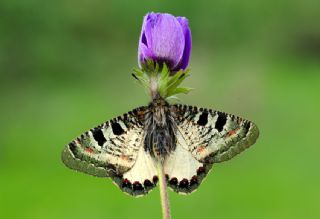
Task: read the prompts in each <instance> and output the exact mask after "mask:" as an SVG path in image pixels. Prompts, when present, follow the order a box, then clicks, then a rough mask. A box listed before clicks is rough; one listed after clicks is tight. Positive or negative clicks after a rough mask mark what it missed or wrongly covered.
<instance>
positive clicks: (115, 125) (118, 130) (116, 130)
mask: <svg viewBox="0 0 320 219" xmlns="http://www.w3.org/2000/svg"><path fill="white" fill-rule="evenodd" d="M111 128H112V132H113V134H115V135H122V134H123V133H124V130H123V129H122V128H121V126H120V124H119V123H117V122H115V123H112V124H111Z"/></svg>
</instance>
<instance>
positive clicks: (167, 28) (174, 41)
mask: <svg viewBox="0 0 320 219" xmlns="http://www.w3.org/2000/svg"><path fill="white" fill-rule="evenodd" d="M144 30H145V36H146V41H147V44H148V45H147V47H148V48H151V50H152V52H153V54H154V55H155V57H156V59H157V60H158V61H166V63H167V64H168V65H169V67H171V68H173V67H175V66H176V65H177V64H178V63H180V60H181V58H182V55H183V51H184V47H185V40H184V34H183V30H182V27H181V25H180V23H179V22H178V20H177V19H176V18H175V17H174V16H172V15H170V14H159V13H157V14H156V13H150V14H149V19H148V20H147V22H146V25H145V28H144ZM157 60H156V61H157Z"/></svg>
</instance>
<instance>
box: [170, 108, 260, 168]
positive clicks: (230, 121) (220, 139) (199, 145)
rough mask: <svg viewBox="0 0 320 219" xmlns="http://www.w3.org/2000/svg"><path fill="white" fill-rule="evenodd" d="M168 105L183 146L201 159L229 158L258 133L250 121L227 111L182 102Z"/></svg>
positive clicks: (214, 161)
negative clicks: (183, 141)
mask: <svg viewBox="0 0 320 219" xmlns="http://www.w3.org/2000/svg"><path fill="white" fill-rule="evenodd" d="M171 107H172V111H173V112H174V116H175V121H176V124H177V126H178V132H180V134H181V136H182V138H183V139H184V140H185V141H186V145H187V148H186V149H187V150H189V151H190V152H191V153H192V155H193V156H194V157H195V158H196V159H197V160H198V161H200V162H201V163H207V164H212V163H218V162H223V161H226V160H229V159H231V158H232V157H234V156H235V155H237V154H239V153H240V152H242V151H243V150H245V149H246V148H248V147H250V146H251V145H252V144H254V143H255V141H256V139H257V138H258V136H259V130H258V128H257V126H256V125H255V124H254V123H252V122H250V121H248V120H245V119H243V118H240V117H237V116H234V115H231V114H227V113H223V112H219V111H214V110H211V109H203V108H200V109H198V108H197V107H192V106H186V105H173V106H171Z"/></svg>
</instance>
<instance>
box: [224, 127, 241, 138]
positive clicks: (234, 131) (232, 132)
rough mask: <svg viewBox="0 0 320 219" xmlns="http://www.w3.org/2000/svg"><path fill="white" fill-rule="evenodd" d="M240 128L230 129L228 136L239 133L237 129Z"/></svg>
mask: <svg viewBox="0 0 320 219" xmlns="http://www.w3.org/2000/svg"><path fill="white" fill-rule="evenodd" d="M238 130H239V128H236V129H233V130H230V131H229V132H228V133H227V134H226V137H231V136H232V135H235V134H237V131H238Z"/></svg>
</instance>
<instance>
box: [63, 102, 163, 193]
mask: <svg viewBox="0 0 320 219" xmlns="http://www.w3.org/2000/svg"><path fill="white" fill-rule="evenodd" d="M145 112H146V108H145V107H140V108H137V109H134V110H132V111H130V112H129V113H126V114H124V115H123V116H120V117H118V118H115V119H112V120H110V121H107V122H105V123H103V124H101V125H99V126H97V127H95V128H93V129H91V130H89V131H87V132H85V133H84V134H82V135H81V136H79V137H78V138H76V139H75V140H73V141H72V142H71V143H69V144H68V145H67V146H66V147H65V149H64V150H63V152H62V161H63V162H64V164H65V165H66V166H67V167H69V168H71V169H74V170H77V171H81V172H84V173H87V174H90V175H94V176H98V177H111V178H112V180H113V181H114V182H115V183H116V184H117V185H118V186H119V188H120V189H121V190H123V191H124V192H126V193H128V194H130V195H134V196H136V195H143V194H146V193H147V192H148V191H149V190H150V189H152V188H153V187H154V186H155V183H156V182H153V178H154V176H156V175H157V171H156V168H155V165H154V162H153V160H152V159H151V157H150V155H148V154H146V153H145V152H144V150H143V138H144V125H143V124H144V123H143V120H144V114H145Z"/></svg>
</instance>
